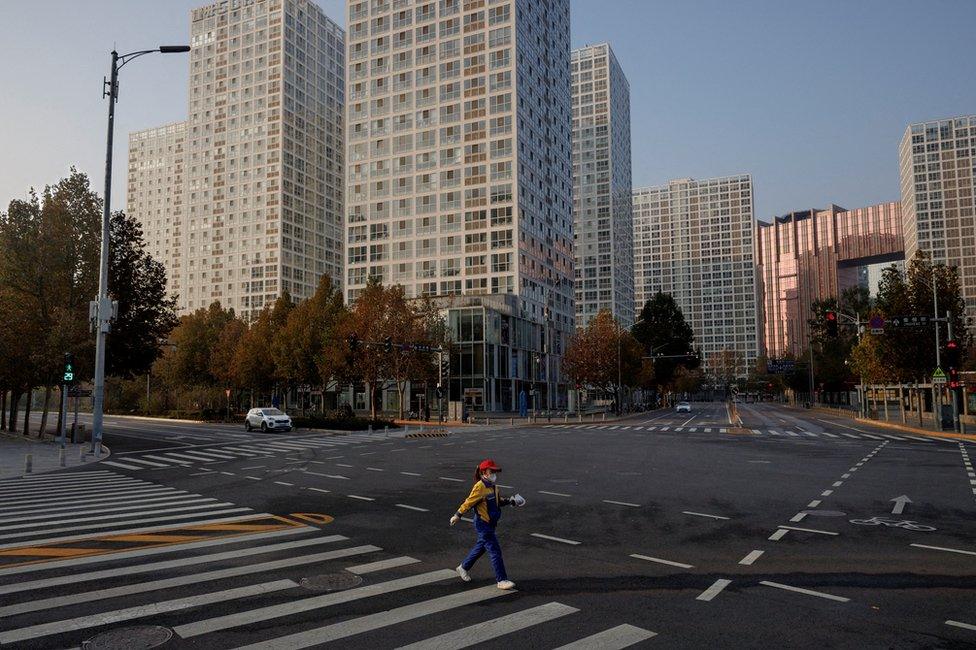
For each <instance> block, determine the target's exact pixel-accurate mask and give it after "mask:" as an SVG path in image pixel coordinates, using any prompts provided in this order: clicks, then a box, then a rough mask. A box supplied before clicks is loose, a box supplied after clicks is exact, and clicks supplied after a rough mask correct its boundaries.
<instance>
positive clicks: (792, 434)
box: [783, 431, 800, 438]
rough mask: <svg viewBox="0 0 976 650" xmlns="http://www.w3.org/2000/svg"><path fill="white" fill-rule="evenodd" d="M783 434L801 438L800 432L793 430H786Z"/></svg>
mask: <svg viewBox="0 0 976 650" xmlns="http://www.w3.org/2000/svg"><path fill="white" fill-rule="evenodd" d="M783 435H787V436H792V437H794V438H799V437H800V436H799V434H796V433H793V432H792V431H784V432H783Z"/></svg>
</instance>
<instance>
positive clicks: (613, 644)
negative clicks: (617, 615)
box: [556, 623, 657, 650]
mask: <svg viewBox="0 0 976 650" xmlns="http://www.w3.org/2000/svg"><path fill="white" fill-rule="evenodd" d="M653 636H657V632H651V631H650V630H645V629H643V628H640V627H636V626H634V625H629V624H627V623H624V624H623V625H618V626H616V627H612V628H610V629H609V630H604V631H603V632H597V633H596V634H594V635H592V636H588V637H584V638H582V639H579V640H578V641H573V642H572V643H568V644H566V645H564V646H559V647H558V648H556V650H623V648H627V647H630V646H632V645H635V644H637V643H640V642H641V641H646V640H647V639H650V638H651V637H653Z"/></svg>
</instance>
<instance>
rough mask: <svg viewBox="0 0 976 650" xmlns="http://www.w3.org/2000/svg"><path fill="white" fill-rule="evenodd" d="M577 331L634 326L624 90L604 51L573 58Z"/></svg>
mask: <svg viewBox="0 0 976 650" xmlns="http://www.w3.org/2000/svg"><path fill="white" fill-rule="evenodd" d="M572 66H573V67H572V82H573V227H574V231H573V240H574V242H575V251H576V326H577V327H586V325H587V324H588V323H589V322H590V319H592V318H593V317H594V316H595V315H596V314H597V312H599V311H601V310H607V311H609V312H611V313H612V314H613V315H614V317H615V318H616V319H617V320H618V321H619V322H620V323H621V324H622V325H623V326H624V327H630V326H631V324H633V322H634V253H633V244H634V224H633V201H632V199H631V172H630V84H629V83H628V82H627V77H626V76H624V72H623V70H622V69H621V67H620V64H619V63H618V62H617V58H616V57H615V56H614V54H613V50H612V49H611V48H610V46H609V45H608V44H606V43H603V44H601V45H593V46H588V47H583V48H579V49H576V50H573V54H572Z"/></svg>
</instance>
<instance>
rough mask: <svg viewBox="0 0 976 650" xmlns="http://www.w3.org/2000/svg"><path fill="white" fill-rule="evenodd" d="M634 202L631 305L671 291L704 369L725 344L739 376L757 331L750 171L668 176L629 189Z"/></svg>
mask: <svg viewBox="0 0 976 650" xmlns="http://www.w3.org/2000/svg"><path fill="white" fill-rule="evenodd" d="M633 201H634V277H635V293H636V296H637V306H638V307H637V308H638V311H639V310H640V308H641V307H643V305H644V304H645V303H646V302H647V301H648V300H650V299H651V298H652V297H653V296H654V294H655V293H657V292H658V291H660V292H663V293H667V294H670V295H671V296H673V297H674V299H675V301H676V302H677V304H678V306H679V307H681V311H682V313H683V314H684V317H685V320H686V321H687V322H688V324H689V325H690V326H691V328H692V330H693V331H694V333H695V344H696V345H697V346H699V347H700V348H701V351H702V357H703V360H704V366H705V368H706V369H708V366H709V360H710V358H711V357H712V356H713V355H715V354H717V353H720V352H722V351H724V350H729V351H731V352H733V353H734V354H736V356H737V357H738V358H739V360H740V361H741V362H742V365H741V374H743V375H745V373H746V372H747V371H748V369H749V368H751V367H752V366H753V364H754V363H755V360H756V356H757V355H758V353H759V349H760V336H761V332H760V316H759V313H758V304H757V294H756V268H755V265H754V260H753V255H754V253H753V239H754V233H755V228H756V224H755V220H754V218H753V195H752V177H751V176H750V175H748V174H743V175H739V176H729V177H725V178H712V179H705V180H693V179H680V180H674V181H671V182H670V183H668V184H667V185H664V186H661V187H649V188H642V189H635V190H634V192H633Z"/></svg>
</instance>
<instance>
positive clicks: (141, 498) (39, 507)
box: [0, 487, 201, 517]
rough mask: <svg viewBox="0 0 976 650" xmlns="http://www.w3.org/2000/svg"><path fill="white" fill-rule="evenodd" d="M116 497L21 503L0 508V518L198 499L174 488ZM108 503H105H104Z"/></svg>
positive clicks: (139, 490) (119, 494)
mask: <svg viewBox="0 0 976 650" xmlns="http://www.w3.org/2000/svg"><path fill="white" fill-rule="evenodd" d="M115 494H116V496H111V497H102V498H98V499H87V500H84V501H86V503H79V500H78V499H73V500H69V499H65V500H64V504H61V503H58V502H57V501H58V500H57V499H53V500H46V501H37V502H34V503H21V504H19V505H15V506H8V507H5V508H0V517H5V516H7V515H12V514H22V513H23V512H27V513H30V512H56V511H58V510H62V511H63V510H84V509H85V508H93V507H101V506H105V505H110V504H111V505H124V504H128V503H136V502H138V503H145V502H147V501H163V500H166V499H173V498H176V497H191V496H193V497H198V496H201V495H199V494H190V493H188V492H184V491H183V490H177V489H176V488H162V487H161V488H139V489H138V490H135V491H132V492H126V493H124V494H123V493H121V492H117V493H115ZM106 501H107V502H108V503H105V502H106Z"/></svg>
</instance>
